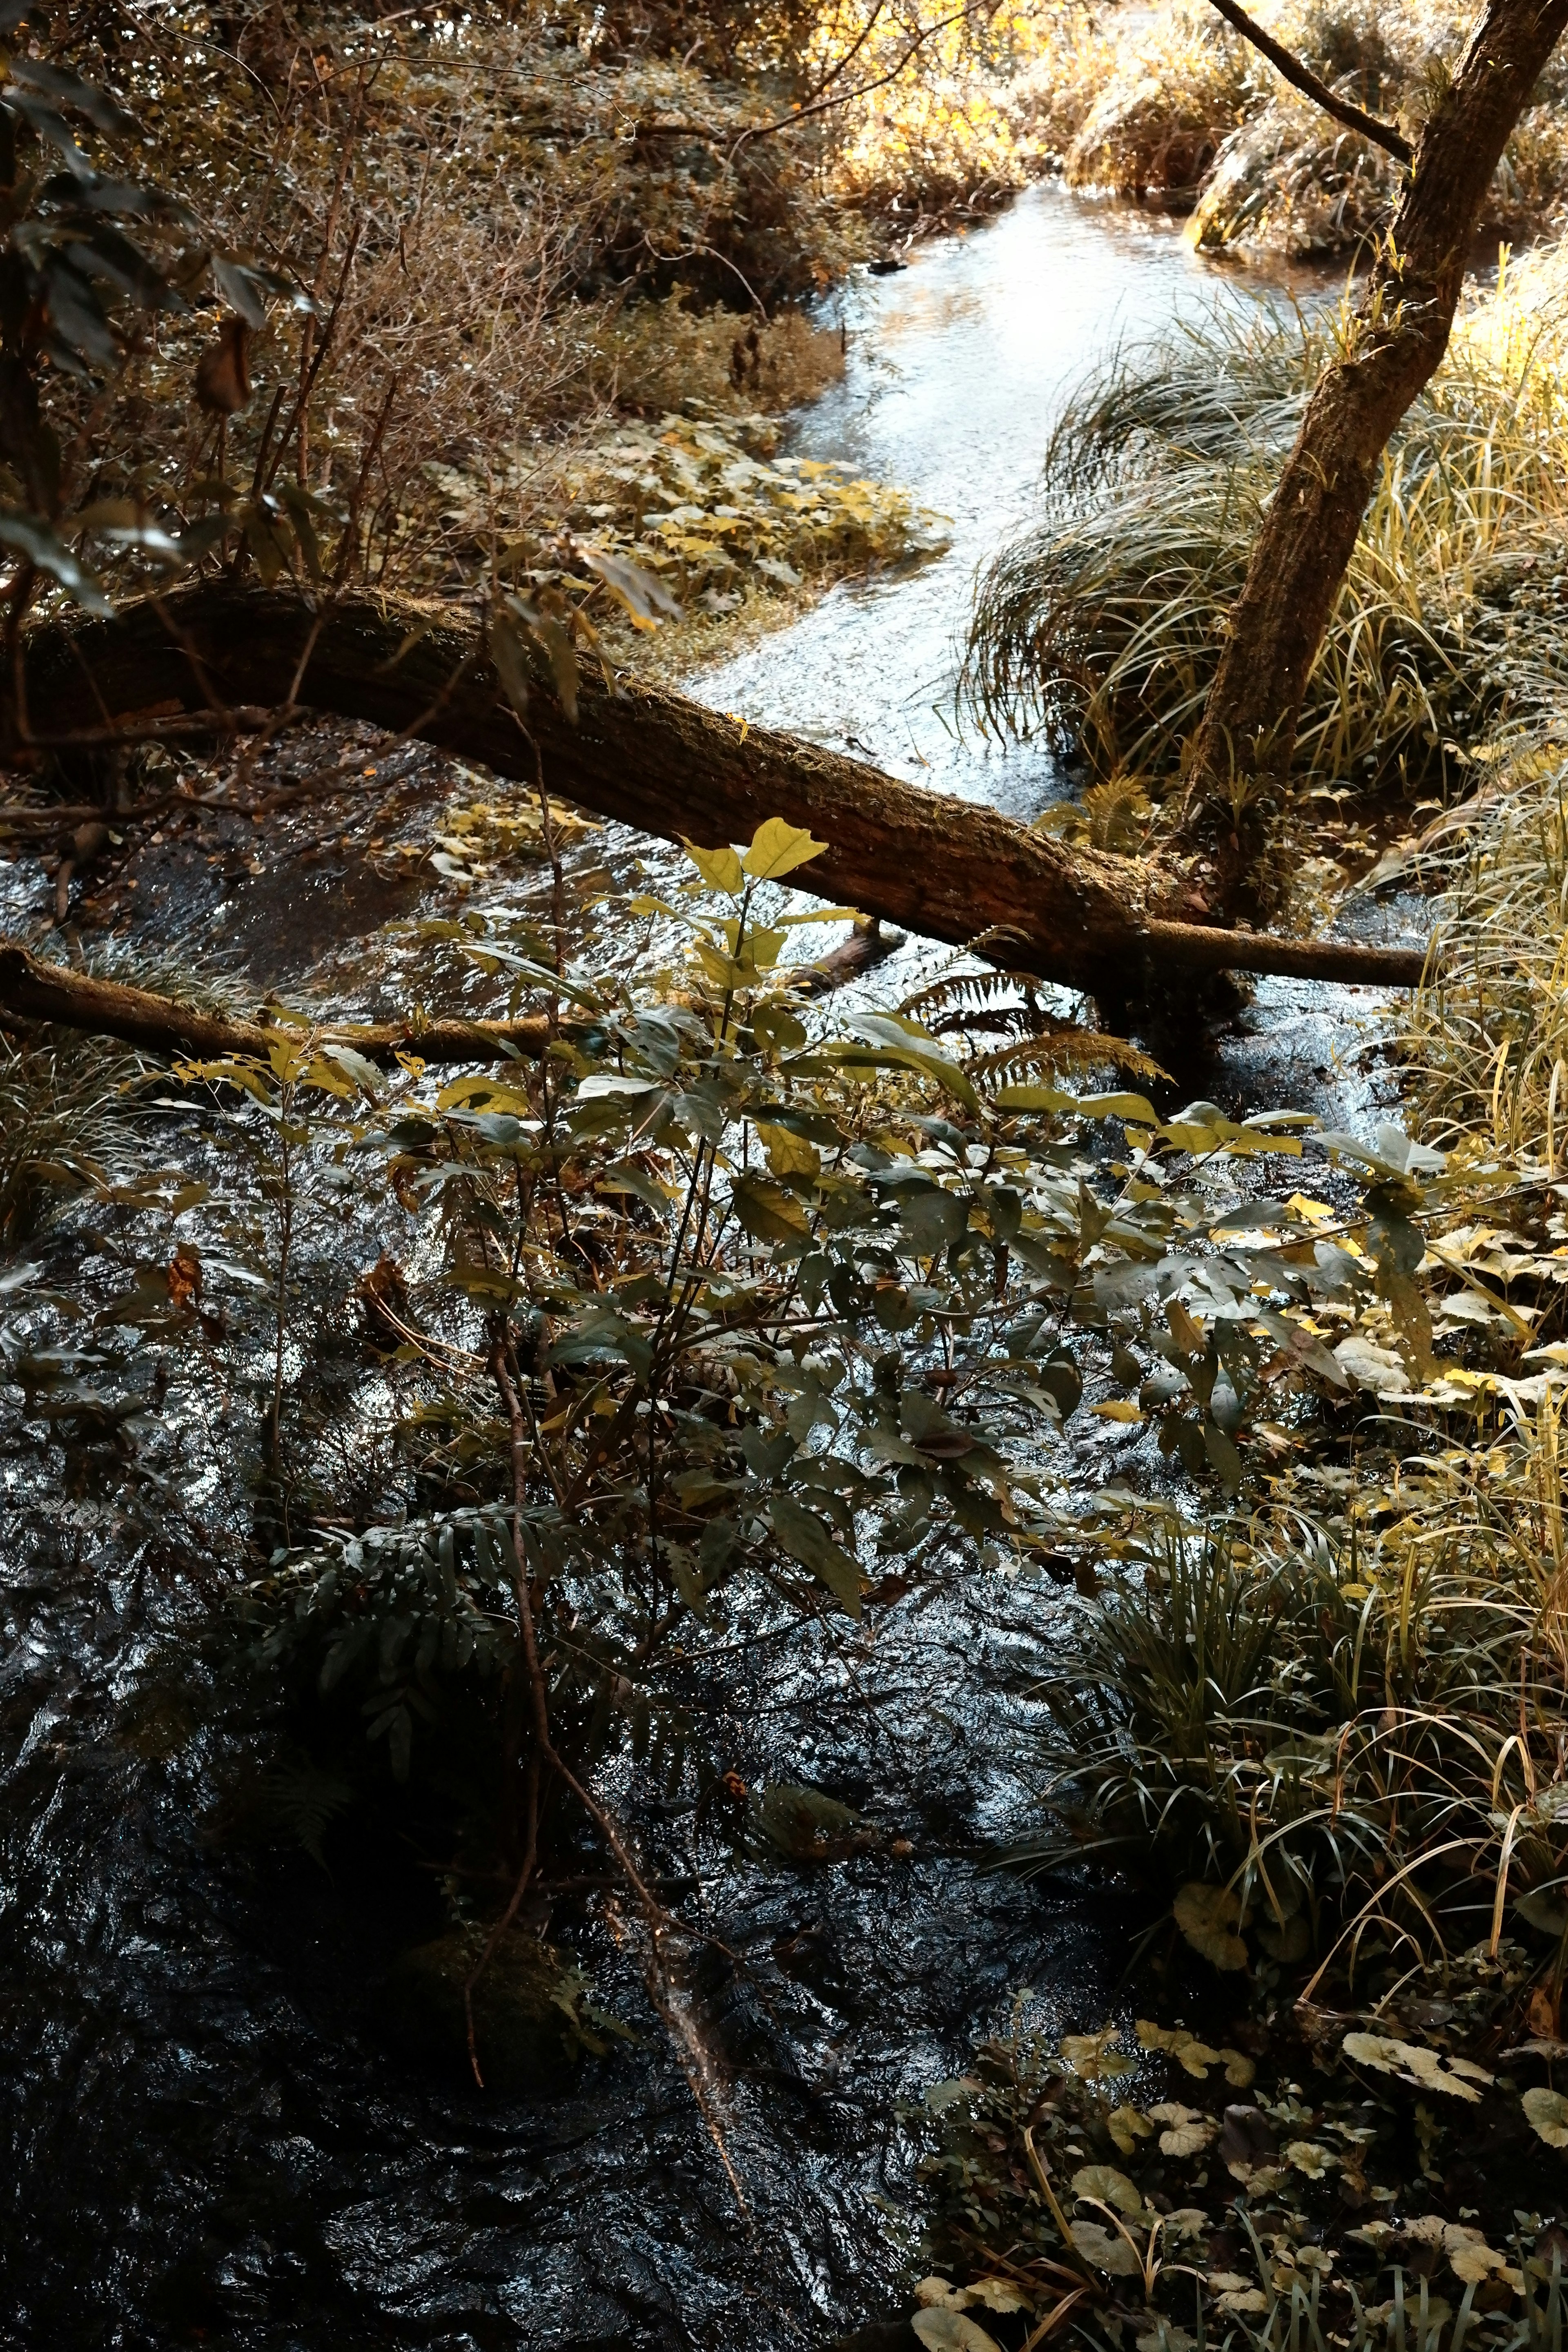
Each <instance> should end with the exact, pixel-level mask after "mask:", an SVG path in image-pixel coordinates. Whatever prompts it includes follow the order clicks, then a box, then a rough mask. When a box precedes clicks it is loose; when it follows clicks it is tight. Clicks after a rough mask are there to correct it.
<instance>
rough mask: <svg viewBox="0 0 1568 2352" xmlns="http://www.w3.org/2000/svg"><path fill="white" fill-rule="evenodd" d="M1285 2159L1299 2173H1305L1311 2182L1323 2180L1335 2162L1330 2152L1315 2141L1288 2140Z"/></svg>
mask: <svg viewBox="0 0 1568 2352" xmlns="http://www.w3.org/2000/svg"><path fill="white" fill-rule="evenodd" d="M1285 2158H1286V2162H1287V2163H1289V2164H1293V2165H1294V2166H1295V2168H1296V2169H1297V2171H1298V2172H1304V2173H1305V2174H1306V2176H1307V2178H1308V2179H1309V2180H1321V2179H1322V2177H1323V2175H1324V2173H1325V2172H1327V2170H1328V2168H1329V2167H1330V2165H1331V2164H1332V2162H1333V2161H1334V2159H1333V2158H1332V2156H1331V2154H1330V2153H1329V2150H1328V2149H1327V2148H1326V2147H1319V2145H1318V2143H1317V2141H1316V2140H1315V2139H1292V2140H1288V2141H1287V2142H1286V2144H1285Z"/></svg>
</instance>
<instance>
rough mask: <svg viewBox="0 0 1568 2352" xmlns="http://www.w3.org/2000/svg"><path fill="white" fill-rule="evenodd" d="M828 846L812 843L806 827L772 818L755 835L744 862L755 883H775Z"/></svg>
mask: <svg viewBox="0 0 1568 2352" xmlns="http://www.w3.org/2000/svg"><path fill="white" fill-rule="evenodd" d="M827 846H828V845H827V843H826V841H813V839H812V837H811V834H810V832H809V830H808V829H807V827H806V826H805V825H800V824H785V823H784V819H783V817H782V816H770V817H767V818H765V819H764V820H763V823H762V824H760V825H758V827H757V829H756V832H755V833H754V834H753V835H752V845H751V847H750V849H748V850H747V852H746V854H745V856H744V857H743V858H742V860H741V863H742V866H744V867H745V869H746V871H747V873H748V874H749V875H750V876H751V877H752V880H753V882H776V881H777V880H778V879H779V877H780V876H781V875H784V874H793V873H794V871H795V867H796V866H805V864H807V863H808V861H809V860H810V859H811V858H813V857H820V856H821V855H822V853H823V851H824V850H825V849H826V847H827Z"/></svg>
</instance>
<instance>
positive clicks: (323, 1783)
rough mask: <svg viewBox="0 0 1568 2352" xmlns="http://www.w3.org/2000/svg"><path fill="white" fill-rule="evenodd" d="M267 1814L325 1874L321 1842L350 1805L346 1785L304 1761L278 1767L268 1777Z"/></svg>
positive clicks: (350, 1794) (348, 1790)
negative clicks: (318, 1864) (319, 1865)
mask: <svg viewBox="0 0 1568 2352" xmlns="http://www.w3.org/2000/svg"><path fill="white" fill-rule="evenodd" d="M266 1787H267V1810H268V1817H269V1819H270V1821H271V1822H272V1823H273V1824H274V1826H275V1827H276V1828H277V1829H278V1830H279V1831H280V1832H283V1833H284V1834H285V1835H287V1836H289V1837H291V1838H293V1840H294V1841H295V1843H297V1844H298V1845H300V1846H302V1847H303V1848H304V1850H305V1852H306V1853H308V1854H309V1855H310V1860H311V1861H312V1862H315V1863H320V1864H321V1868H322V1869H323V1870H325V1868H326V1866H327V1863H326V1856H325V1855H324V1854H323V1853H322V1851H321V1840H322V1839H323V1838H324V1837H325V1835H326V1833H327V1832H328V1830H329V1829H330V1828H331V1825H332V1823H333V1822H335V1821H336V1819H337V1817H338V1815H339V1814H340V1813H342V1812H346V1811H347V1810H348V1808H349V1807H350V1805H352V1804H353V1801H354V1792H353V1790H352V1789H351V1788H350V1787H349V1786H348V1784H347V1782H346V1781H343V1780H338V1779H337V1778H336V1777H335V1775H334V1774H332V1773H331V1772H323V1771H322V1770H321V1767H320V1766H319V1765H317V1764H312V1763H311V1761H310V1758H309V1757H306V1758H305V1759H304V1760H303V1761H302V1762H301V1763H298V1764H279V1765H277V1766H275V1767H274V1769H272V1770H271V1771H270V1772H268V1775H267V1780H266Z"/></svg>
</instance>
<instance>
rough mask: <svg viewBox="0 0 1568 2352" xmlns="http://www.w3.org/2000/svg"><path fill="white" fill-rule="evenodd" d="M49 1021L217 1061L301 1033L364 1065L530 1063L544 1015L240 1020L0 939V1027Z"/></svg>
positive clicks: (545, 1028) (543, 1033) (541, 1040)
mask: <svg viewBox="0 0 1568 2352" xmlns="http://www.w3.org/2000/svg"><path fill="white" fill-rule="evenodd" d="M16 1020H21V1021H36V1022H44V1023H48V1024H53V1025H56V1026H58V1027H60V1028H66V1029H87V1030H91V1031H92V1032H94V1034H97V1035H99V1036H103V1037H121V1038H123V1039H124V1040H125V1042H126V1044H127V1045H140V1046H142V1047H143V1048H144V1049H145V1050H146V1051H147V1052H149V1053H154V1054H167V1055H173V1056H174V1057H175V1058H177V1059H182V1060H191V1061H212V1060H224V1059H228V1058H231V1057H233V1056H234V1055H242V1056H255V1057H257V1058H258V1059H260V1060H262V1061H265V1060H267V1059H268V1057H269V1056H270V1054H271V1051H272V1048H273V1047H274V1045H279V1043H284V1042H288V1043H292V1044H295V1045H298V1044H299V1043H300V1038H301V1036H302V1035H303V1034H310V1035H311V1036H313V1038H314V1041H315V1042H316V1043H318V1044H320V1045H346V1046H350V1047H352V1048H353V1051H354V1052H355V1053H356V1054H362V1055H364V1057H365V1058H366V1060H367V1061H373V1062H374V1061H394V1060H395V1059H396V1057H397V1056H398V1055H400V1054H406V1055H417V1057H418V1058H419V1059H420V1060H421V1061H424V1062H483V1061H500V1060H510V1059H511V1058H512V1057H513V1056H514V1055H525V1056H527V1057H529V1058H531V1059H532V1058H536V1057H537V1056H538V1055H541V1054H542V1053H543V1052H544V1051H545V1049H546V1047H547V1045H549V1042H550V1024H549V1023H548V1022H547V1021H545V1020H544V1019H543V1018H542V1016H540V1017H537V1018H533V1019H528V1020H522V1021H454V1020H444V1021H427V1022H425V1023H419V1022H416V1021H381V1022H373V1023H370V1024H354V1023H353V1022H342V1021H334V1022H326V1023H323V1024H322V1025H321V1027H320V1028H319V1029H317V1030H315V1031H313V1032H310V1033H304V1032H301V1031H300V1030H299V1029H298V1028H297V1027H295V1026H294V1024H291V1023H290V1024H284V1023H282V1022H280V1021H277V1020H272V1021H266V1020H247V1018H246V1017H245V1016H244V1014H242V1013H223V1012H217V1011H214V1010H212V1009H209V1008H207V1007H204V1006H202V1005H197V1004H186V1003H181V1001H180V999H179V998H178V997H174V996H160V995H157V994H155V993H154V992H153V990H151V989H147V988H131V987H127V986H126V985H125V983H124V982H121V981H117V980H99V979H95V978H94V977H93V976H92V975H91V974H90V973H88V972H81V971H70V970H68V968H67V967H66V966H64V965H62V964H54V963H46V962H44V961H42V959H41V958H39V957H37V956H36V955H33V954H32V953H31V952H30V951H29V950H27V949H26V948H24V947H17V946H16V945H15V944H14V943H12V942H0V1024H6V1023H9V1022H12V1021H16Z"/></svg>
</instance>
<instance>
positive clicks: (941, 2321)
mask: <svg viewBox="0 0 1568 2352" xmlns="http://www.w3.org/2000/svg"><path fill="white" fill-rule="evenodd" d="M759 568H760V567H759ZM910 2327H911V2328H912V2329H913V2331H914V2333H915V2335H916V2336H917V2337H918V2338H919V2339H920V2341H921V2344H923V2345H924V2347H925V2352H1001V2347H1000V2345H999V2344H998V2343H997V2341H996V2338H995V2337H994V2336H993V2335H991V2334H990V2333H989V2332H988V2331H987V2330H986V2329H985V2328H984V2327H982V2326H981V2325H980V2322H979V2321H978V2320H977V2319H971V2317H970V2316H969V2314H968V2313H967V2312H966V2311H952V2310H949V2309H945V2308H942V2307H940V2306H939V2308H937V2309H936V2310H934V2311H917V2312H916V2314H915V2315H914V2317H913V2318H912V2319H911V2320H910Z"/></svg>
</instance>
